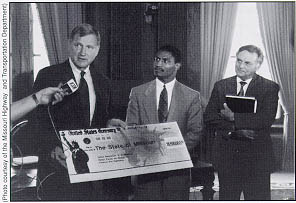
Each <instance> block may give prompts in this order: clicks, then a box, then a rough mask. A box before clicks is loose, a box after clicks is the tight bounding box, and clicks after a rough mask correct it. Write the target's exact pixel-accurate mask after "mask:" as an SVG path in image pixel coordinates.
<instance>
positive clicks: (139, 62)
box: [83, 3, 200, 116]
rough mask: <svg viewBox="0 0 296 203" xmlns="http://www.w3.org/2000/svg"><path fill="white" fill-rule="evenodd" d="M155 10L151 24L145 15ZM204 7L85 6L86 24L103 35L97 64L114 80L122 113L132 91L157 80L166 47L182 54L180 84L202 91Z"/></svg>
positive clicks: (116, 98)
mask: <svg viewBox="0 0 296 203" xmlns="http://www.w3.org/2000/svg"><path fill="white" fill-rule="evenodd" d="M151 6H155V7H154V8H156V9H154V10H153V12H152V13H153V15H151V16H150V19H151V20H152V21H151V22H149V21H147V17H145V15H144V14H145V11H147V10H148V9H149V8H151ZM199 7H200V3H154V4H150V3H85V4H83V8H84V13H85V22H88V23H90V24H93V25H94V26H95V27H97V28H98V29H99V30H100V32H101V34H102V43H101V49H100V52H99V55H98V57H97V58H96V60H95V62H94V63H95V64H96V65H97V66H98V67H99V68H100V70H101V71H102V72H103V73H105V74H106V75H107V76H108V77H109V78H110V79H111V80H112V85H113V87H114V88H113V90H114V92H113V93H114V94H113V95H114V100H113V102H114V105H115V106H117V108H119V109H121V110H122V111H125V108H126V106H127V103H128V96H129V92H130V89H131V88H132V87H133V86H136V85H139V84H142V83H144V82H147V81H150V80H152V79H154V77H153V72H152V64H153V57H154V52H155V50H157V48H158V47H160V46H162V45H165V44H171V45H174V46H177V47H178V48H179V49H180V50H181V53H182V67H181V69H180V71H179V72H178V75H177V79H178V80H179V81H180V82H182V83H185V84H186V85H188V86H190V87H191V88H193V89H196V90H199V87H200V84H199V83H200V66H199V63H200V52H199V44H200V42H199V39H200V37H199ZM148 14H149V12H148ZM146 16H147V12H146ZM122 116H124V112H122Z"/></svg>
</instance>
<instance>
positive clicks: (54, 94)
mask: <svg viewBox="0 0 296 203" xmlns="http://www.w3.org/2000/svg"><path fill="white" fill-rule="evenodd" d="M61 86H62V84H59V86H58V87H48V88H44V89H42V90H40V91H38V92H36V93H35V95H36V97H37V99H38V101H39V104H41V105H47V104H49V103H50V102H52V101H53V102H52V104H56V103H58V102H60V101H62V100H63V98H64V96H65V95H66V94H65V93H64V92H63V90H62V89H61Z"/></svg>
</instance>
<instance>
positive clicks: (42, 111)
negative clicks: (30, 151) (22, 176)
mask: <svg viewBox="0 0 296 203" xmlns="http://www.w3.org/2000/svg"><path fill="white" fill-rule="evenodd" d="M90 73H91V76H92V80H93V85H94V89H95V94H96V104H95V112H94V116H93V119H92V123H91V127H93V128H101V127H106V122H107V120H108V119H109V118H110V117H111V115H110V111H109V110H111V109H110V105H109V104H110V86H109V81H108V79H107V78H106V77H104V76H103V75H101V74H100V73H98V71H97V70H96V69H95V68H94V67H93V66H90ZM70 79H74V80H75V77H74V74H73V72H72V69H71V67H70V63H69V61H68V60H67V61H65V62H64V63H62V64H57V65H53V66H49V67H46V68H44V69H42V70H40V71H39V73H38V75H37V78H36V80H35V83H34V86H33V90H34V92H37V91H38V90H41V89H43V88H46V87H56V86H58V84H59V83H63V84H64V83H66V82H67V81H69V80H70ZM76 93H77V92H76ZM77 101H78V98H77V95H76V94H75V93H73V94H71V95H69V96H65V97H64V99H63V101H61V102H60V103H58V104H56V105H53V106H50V108H49V111H50V115H51V117H52V122H53V123H51V120H50V117H49V114H48V111H47V106H39V107H38V108H37V109H36V110H35V112H33V114H32V116H31V117H32V119H31V120H30V122H29V123H30V124H31V125H32V127H31V128H32V133H34V135H35V138H36V141H37V143H36V144H37V146H38V155H39V168H38V175H39V178H40V179H41V180H42V178H43V177H45V176H46V175H48V174H49V173H51V172H56V173H63V175H61V177H62V176H64V175H65V177H68V175H67V172H66V170H65V169H64V168H63V167H62V166H59V165H52V164H50V162H49V156H50V152H51V151H52V150H53V149H54V148H55V147H56V146H60V147H61V141H60V140H59V137H58V136H57V135H56V133H55V131H54V128H53V125H54V126H55V128H56V130H57V132H58V131H59V130H70V129H79V128H81V123H82V121H81V119H82V117H81V116H80V115H78V112H77V108H78V105H79V103H78V102H77Z"/></svg>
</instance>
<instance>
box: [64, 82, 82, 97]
mask: <svg viewBox="0 0 296 203" xmlns="http://www.w3.org/2000/svg"><path fill="white" fill-rule="evenodd" d="M61 88H62V89H63V91H64V92H65V93H67V95H70V94H73V93H74V92H75V91H76V90H77V89H78V85H77V84H76V82H75V81H74V79H70V80H69V81H68V82H66V83H65V84H63V85H62V87H61Z"/></svg>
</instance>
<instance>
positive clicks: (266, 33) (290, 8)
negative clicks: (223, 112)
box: [257, 2, 296, 171]
mask: <svg viewBox="0 0 296 203" xmlns="http://www.w3.org/2000/svg"><path fill="white" fill-rule="evenodd" d="M257 9H258V15H259V23H260V29H261V35H262V39H263V44H264V47H265V50H266V55H267V57H266V58H267V61H268V63H269V68H270V72H271V75H272V77H273V79H274V80H275V81H276V82H277V83H278V84H279V85H280V87H281V90H280V100H281V103H282V105H283V109H284V112H285V115H284V116H285V117H284V142H283V143H284V152H283V164H282V167H283V169H284V170H287V171H294V163H295V160H294V157H295V154H294V153H295V151H294V143H295V140H294V138H295V129H294V124H295V115H294V113H295V107H294V105H295V100H294V98H295V80H294V77H295V72H294V68H295V65H296V64H295V58H294V55H295V51H294V36H295V34H294V27H295V3H294V2H272V3H271V2H268V3H263V2H262V3H257Z"/></svg>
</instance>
